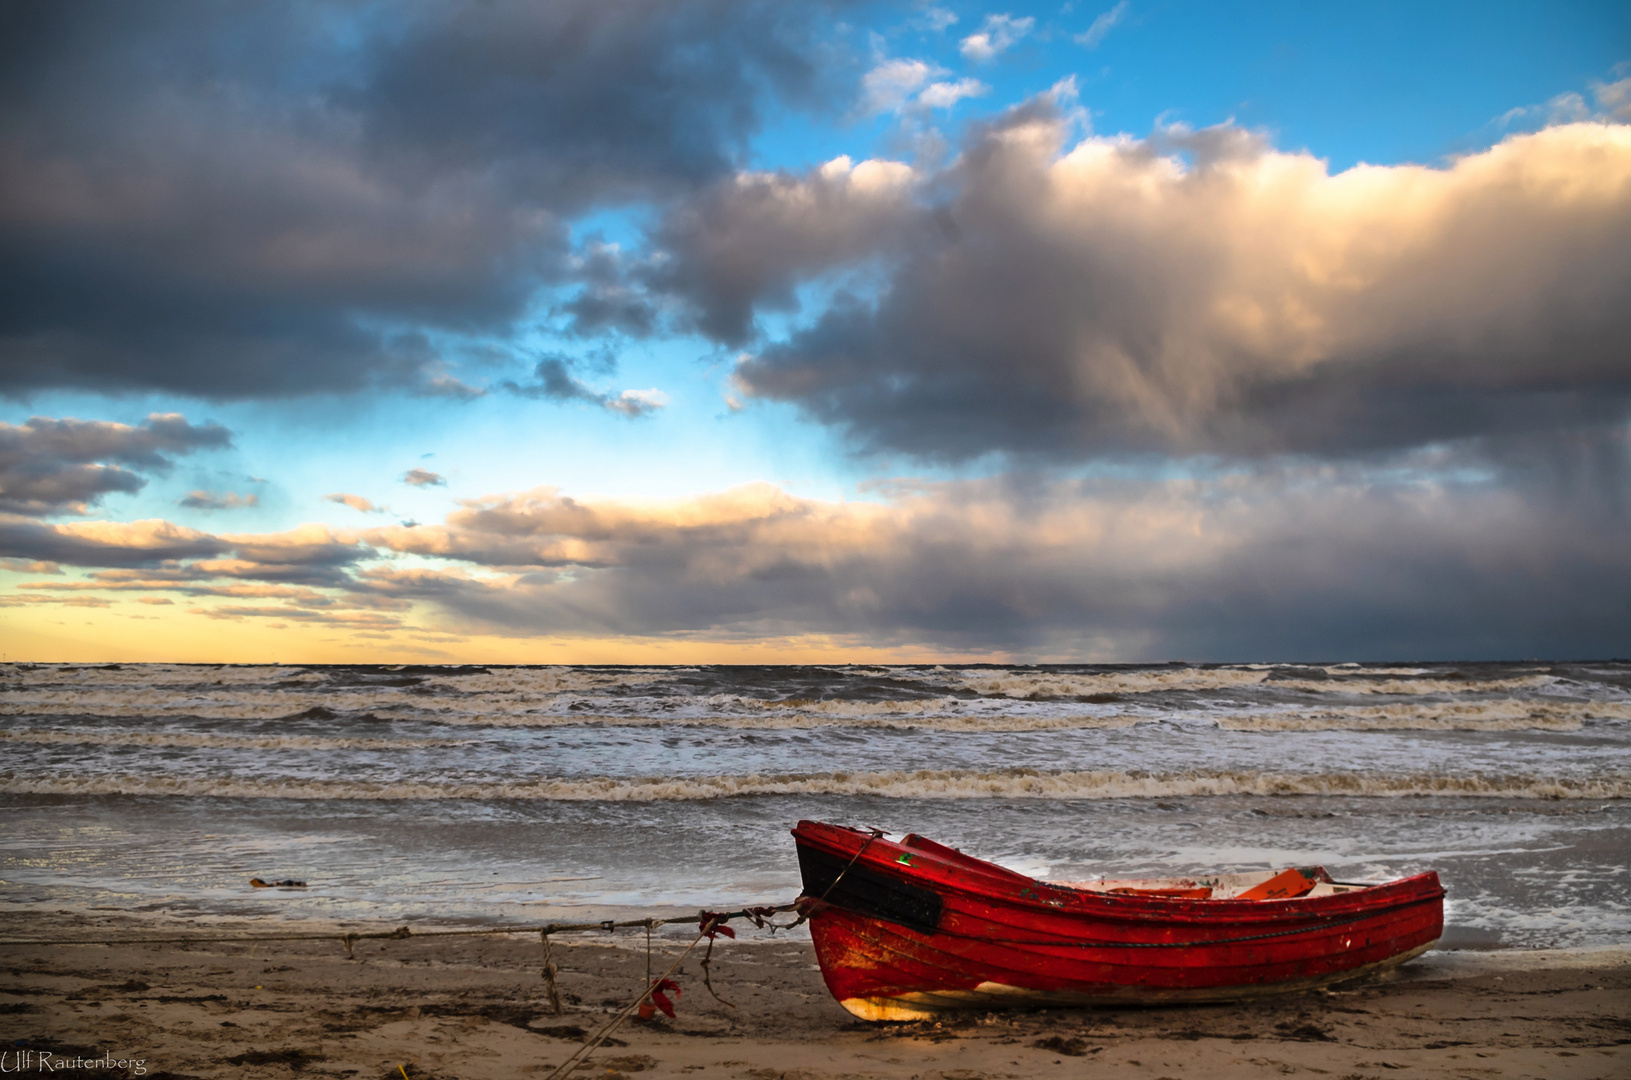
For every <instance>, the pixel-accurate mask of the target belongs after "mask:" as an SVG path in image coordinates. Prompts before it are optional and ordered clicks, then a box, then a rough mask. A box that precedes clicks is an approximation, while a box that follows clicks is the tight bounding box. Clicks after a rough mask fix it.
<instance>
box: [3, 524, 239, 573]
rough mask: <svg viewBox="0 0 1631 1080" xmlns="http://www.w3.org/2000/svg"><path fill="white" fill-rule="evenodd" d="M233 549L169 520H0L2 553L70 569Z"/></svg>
mask: <svg viewBox="0 0 1631 1080" xmlns="http://www.w3.org/2000/svg"><path fill="white" fill-rule="evenodd" d="M228 550H230V545H229V544H227V543H226V542H225V541H223V540H221V539H220V538H218V537H215V536H212V535H210V534H209V533H205V532H200V531H199V530H197V529H189V528H187V527H185V526H182V525H176V524H174V523H172V522H169V521H162V520H153V519H149V520H144V521H132V522H123V523H120V522H111V521H84V522H78V521H76V522H68V523H65V524H45V523H43V522H38V521H28V520H24V519H22V518H16V517H10V518H8V517H0V554H4V555H5V556H7V557H10V558H20V559H40V560H44V561H46V562H53V563H64V564H67V565H70V566H147V565H155V564H160V563H164V562H169V561H173V560H176V559H188V558H202V557H207V556H211V555H219V554H222V553H223V552H226V551H228Z"/></svg>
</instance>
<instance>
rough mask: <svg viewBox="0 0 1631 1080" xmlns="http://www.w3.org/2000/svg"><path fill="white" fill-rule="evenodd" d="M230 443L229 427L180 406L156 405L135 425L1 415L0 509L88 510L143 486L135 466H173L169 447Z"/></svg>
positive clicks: (184, 449) (185, 449)
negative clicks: (196, 421) (194, 419)
mask: <svg viewBox="0 0 1631 1080" xmlns="http://www.w3.org/2000/svg"><path fill="white" fill-rule="evenodd" d="M231 445H232V433H231V432H229V431H228V430H227V429H226V428H224V427H221V426H220V425H219V424H204V425H202V426H194V425H192V424H190V423H188V422H187V419H186V418H185V417H184V416H182V415H181V414H179V413H153V414H151V415H149V416H148V418H147V419H146V420H145V421H143V422H142V423H141V424H139V425H137V426H135V427H132V426H130V425H128V424H117V423H112V422H109V421H102V420H75V419H72V418H63V419H53V418H51V417H46V416H34V417H30V418H29V419H28V420H26V421H24V422H23V423H22V424H20V425H18V424H8V423H3V422H0V513H10V514H30V515H43V514H64V513H68V514H83V513H86V512H87V511H88V508H89V507H90V506H92V505H94V504H95V503H96V502H97V501H98V500H100V499H101V498H102V496H104V495H107V494H111V493H115V492H125V493H130V492H135V491H139V490H141V488H142V487H143V486H144V485H145V484H146V483H147V481H146V480H145V479H144V478H143V477H142V476H141V475H139V472H138V471H137V470H139V471H140V472H150V473H154V472H156V473H164V472H168V471H169V470H170V469H171V468H172V467H173V465H174V462H173V461H171V459H170V457H169V456H167V455H175V454H190V453H193V452H194V451H197V450H214V449H221V448H224V447H228V446H231ZM124 466H129V468H125V467H124Z"/></svg>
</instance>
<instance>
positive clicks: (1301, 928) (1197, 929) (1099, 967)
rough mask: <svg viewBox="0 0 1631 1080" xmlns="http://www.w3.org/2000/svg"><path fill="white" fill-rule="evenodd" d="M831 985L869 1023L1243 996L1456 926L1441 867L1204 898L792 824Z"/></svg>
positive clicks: (1324, 980)
mask: <svg viewBox="0 0 1631 1080" xmlns="http://www.w3.org/2000/svg"><path fill="white" fill-rule="evenodd" d="M793 835H794V838H795V840H796V842H797V844H798V849H799V861H800V868H801V870H802V872H803V874H804V903H805V908H806V910H807V911H808V913H809V914H810V933H811V936H812V938H813V939H814V941H815V948H816V957H817V959H818V961H819V962H820V965H821V972H822V976H823V977H824V978H825V980H826V982H827V987H828V989H829V990H831V991H832V993H833V996H834V997H835V998H837V999H838V1001H839V1003H840V1004H841V1005H843V1006H844V1008H845V1009H847V1010H849V1011H850V1012H851V1013H853V1014H854V1015H856V1016H859V1017H861V1018H863V1019H867V1020H916V1019H925V1018H928V1017H932V1016H935V1015H938V1014H940V1013H942V1012H946V1011H950V1010H960V1009H981V1010H991V1009H1007V1008H1035V1007H1046V1006H1088V1005H1118V1004H1119V1005H1130V1004H1157V1003H1164V1002H1201V1001H1221V1000H1235V999H1240V998H1246V997H1256V996H1261V995H1266V994H1281V993H1291V992H1296V991H1300V990H1308V989H1312V988H1315V987H1320V986H1327V985H1330V984H1332V983H1336V982H1341V981H1345V980H1348V979H1353V978H1358V977H1362V976H1365V975H1369V974H1373V973H1375V972H1378V971H1383V970H1386V969H1388V968H1391V967H1394V966H1397V965H1398V964H1401V963H1404V962H1405V961H1406V960H1409V959H1410V958H1411V957H1414V956H1417V955H1420V954H1421V953H1422V952H1424V951H1426V950H1427V949H1428V948H1430V947H1431V946H1432V944H1433V942H1434V941H1436V940H1437V939H1438V937H1439V936H1440V934H1441V933H1442V932H1443V925H1444V906H1443V897H1444V890H1443V889H1442V888H1440V886H1439V882H1438V876H1437V875H1436V874H1432V873H1428V874H1421V875H1417V876H1415V877H1411V878H1404V879H1401V880H1400V881H1396V882H1389V883H1387V884H1385V885H1376V886H1370V887H1365V888H1360V889H1352V890H1349V891H1344V892H1339V893H1332V894H1330V895H1324V896H1314V897H1306V898H1300V899H1289V900H1231V899H1224V900H1213V899H1206V900H1197V899H1172V898H1167V897H1156V896H1135V895H1116V894H1113V893H1108V892H1095V891H1091V890H1088V889H1080V888H1071V887H1067V886H1063V885H1057V884H1051V883H1048V882H1042V881H1037V880H1035V879H1033V878H1028V877H1025V876H1024V875H1021V874H1016V873H1013V872H1012V871H1009V870H1005V869H1003V868H1002V867H999V866H996V865H994V864H991V863H986V862H982V861H980V860H977V859H972V858H970V857H968V856H966V855H963V854H962V853H960V852H957V851H955V850H953V849H951V848H946V847H943V846H941V845H939V844H935V843H933V842H932V841H928V840H924V839H922V838H920V837H915V836H909V837H906V838H905V839H904V840H903V841H901V842H899V843H896V842H892V841H888V840H885V839H882V838H881V837H875V836H872V835H870V834H868V833H864V832H859V831H857V830H852V829H846V828H842V827H839V826H833V825H825V824H821V823H817V822H808V821H805V822H800V823H799V825H798V828H796V829H795V830H794V832H793Z"/></svg>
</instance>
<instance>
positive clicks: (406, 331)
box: [0, 0, 826, 397]
mask: <svg viewBox="0 0 1631 1080" xmlns="http://www.w3.org/2000/svg"><path fill="white" fill-rule="evenodd" d="M825 11H826V7H825V5H806V4H782V3H753V2H744V3H727V2H723V0H721V2H686V3H681V2H677V0H676V2H663V0H650V2H639V0H628V2H621V3H618V2H605V0H561V2H555V3H547V4H538V3H523V2H500V3H484V4H466V3H456V2H452V0H448V2H424V3H418V4H412V5H404V6H398V7H383V8H372V7H368V6H360V5H349V4H342V3H335V4H304V5H289V6H284V5H272V6H265V5H250V4H215V3H204V2H199V3H172V4H160V5H138V4H111V3H67V2H65V3H60V4H29V5H11V6H9V7H8V8H7V9H6V11H5V13H4V14H3V15H0V19H3V20H4V25H3V26H0V40H3V41H4V42H5V44H4V45H3V46H0V48H3V49H4V50H5V56H4V58H3V59H0V68H3V71H4V73H3V74H0V392H11V393H22V392H26V391H28V390H30V389H32V388H37V387H52V386H80V387H94V388H99V389H120V388H154V389H162V390H169V391H177V392H183V393H193V394H204V395H215V396H229V397H230V396H253V395H269V394H270V395H275V394H302V393H313V392H324V391H344V390H351V389H356V388H359V387H363V386H366V385H370V384H379V383H385V384H396V385H404V386H412V387H417V388H420V389H422V390H425V391H426V392H431V393H457V392H458V391H459V388H460V387H459V385H458V384H456V381H452V382H450V381H448V380H447V379H446V378H445V377H442V378H440V379H439V378H438V376H439V374H440V373H439V371H438V369H437V367H436V361H437V354H436V351H435V349H434V348H433V347H431V346H429V345H427V344H426V342H427V338H426V335H425V333H424V332H426V331H429V332H452V333H465V332H468V333H474V334H488V333H497V334H503V333H505V332H506V331H507V330H508V329H509V328H510V327H511V325H512V324H513V323H514V321H515V320H516V319H517V318H518V317H519V316H520V315H521V314H522V312H523V310H524V308H525V306H526V304H527V302H528V301H529V299H530V298H531V297H532V296H533V294H534V292H535V291H536V289H537V288H538V287H539V285H540V284H542V283H549V282H561V281H564V280H566V279H568V278H569V277H570V276H571V274H572V267H571V266H570V265H569V263H568V260H567V254H568V246H569V245H568V240H567V229H566V222H567V221H568V219H570V218H571V217H573V216H574V215H577V214H579V213H582V212H583V211H585V210H586V209H589V208H591V207H593V206H596V205H602V204H607V203H619V202H624V201H627V200H636V199H653V198H655V199H663V198H668V197H671V196H673V195H676V194H679V193H681V192H683V191H685V190H688V189H689V188H691V187H693V186H695V185H699V184H703V183H706V182H708V181H709V180H711V179H712V178H713V177H715V176H718V175H720V174H721V173H724V172H728V171H729V170H730V168H731V163H732V162H733V160H735V158H736V156H737V155H738V154H739V153H740V152H741V150H742V147H743V146H744V144H745V140H746V139H747V138H748V137H749V136H750V135H751V134H752V133H753V132H754V130H755V129H756V125H757V123H758V119H759V111H758V108H759V104H760V103H762V102H763V101H764V100H765V99H766V96H767V95H777V96H779V97H780V99H781V100H783V101H789V102H794V103H798V102H807V101H810V100H813V96H812V95H813V92H814V86H815V81H816V75H815V70H814V67H813V65H812V62H811V59H810V55H811V52H812V49H813V45H812V44H811V42H812V38H813V36H814V35H815V34H816V33H817V30H816V29H815V27H817V26H818V25H819V24H820V23H821V21H822V19H823V15H824V13H825ZM585 303H586V304H587V303H588V301H587V300H585ZM580 317H581V318H583V319H584V320H586V325H588V324H590V323H596V322H597V321H598V322H599V323H606V322H607V321H608V320H609V321H610V322H614V323H616V322H619V321H621V323H623V324H628V323H629V321H630V320H631V319H636V320H637V319H638V313H637V312H636V311H634V310H633V309H630V310H627V311H623V312H621V313H619V312H616V311H604V312H599V313H597V312H596V311H591V310H589V309H588V307H586V308H585V310H584V311H583V313H582V314H581V316H580ZM464 389H465V390H468V389H469V388H464ZM464 396H468V395H467V394H466V395H464Z"/></svg>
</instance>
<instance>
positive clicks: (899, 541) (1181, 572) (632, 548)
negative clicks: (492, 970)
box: [0, 427, 1631, 660]
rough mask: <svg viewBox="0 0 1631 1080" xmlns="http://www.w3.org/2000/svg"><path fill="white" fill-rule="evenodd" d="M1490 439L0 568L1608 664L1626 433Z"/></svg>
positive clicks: (509, 616)
mask: <svg viewBox="0 0 1631 1080" xmlns="http://www.w3.org/2000/svg"><path fill="white" fill-rule="evenodd" d="M1475 442H1476V440H1472V441H1468V442H1465V443H1461V444H1457V445H1455V446H1452V447H1439V448H1433V449H1428V450H1421V451H1414V452H1412V453H1410V454H1408V455H1404V456H1401V457H1397V458H1395V459H1392V460H1390V461H1389V462H1387V463H1386V467H1384V468H1375V467H1372V466H1371V465H1370V464H1367V463H1353V462H1346V463H1314V462H1310V461H1307V460H1293V459H1279V460H1275V461H1270V462H1256V463H1251V464H1249V465H1242V466H1237V467H1232V468H1224V467H1219V466H1218V465H1217V463H1215V462H1212V463H1207V462H1205V461H1192V462H1189V463H1188V464H1187V465H1186V466H1185V467H1184V468H1182V469H1167V470H1164V471H1163V472H1162V474H1161V475H1159V476H1154V477H1152V476H1151V475H1148V474H1141V473H1137V472H1126V473H1122V474H1120V475H1106V476H1097V477H1090V478H1085V479H1074V480H1066V479H1048V478H1045V477H1042V476H1037V475H1022V474H1014V475H1009V476H998V477H991V478H986V479H977V480H955V481H933V482H931V481H920V480H897V481H894V482H890V483H885V484H879V485H876V486H875V487H874V488H873V489H872V490H871V492H870V496H871V497H870V499H869V500H866V501H850V502H834V501H826V500H820V499H808V498H801V497H798V496H795V495H792V494H790V493H788V492H786V491H784V490H782V489H779V488H777V487H774V486H772V485H769V484H754V485H748V486H745V487H740V488H735V489H731V490H728V491H722V492H715V493H710V494H704V495H700V496H694V497H687V498H680V499H671V500H662V501H637V500H618V499H600V500H583V499H575V498H572V497H570V496H568V495H566V494H564V493H562V492H560V491H559V490H556V489H553V488H539V489H535V490H533V491H528V492H521V493H516V494H507V495H494V496H489V497H485V498H482V499H475V500H468V501H464V502H462V503H461V504H460V505H459V507H458V508H457V509H456V510H454V511H453V512H452V513H450V514H449V515H448V516H447V518H446V519H445V520H444V521H443V522H441V523H440V524H434V525H422V526H419V527H417V528H412V529H409V528H402V527H399V526H382V527H378V528H372V529H366V530H357V531H344V530H334V529H330V528H327V527H324V526H318V525H307V526H302V527H300V528H298V529H292V530H288V531H285V532H279V533H256V534H218V535H212V534H208V533H203V532H200V531H198V530H192V529H185V528H182V527H179V526H176V525H173V524H171V523H168V522H153V521H149V522H135V523H130V524H128V525H120V524H114V523H108V522H72V523H68V524H58V525H48V524H44V523H40V522H37V521H29V520H26V519H21V518H10V519H0V557H5V558H8V559H14V560H40V561H49V562H51V563H53V564H56V565H58V566H75V567H86V568H92V570H91V572H90V573H89V574H87V575H85V576H84V577H71V578H65V577H63V576H61V575H58V576H57V577H56V578H54V579H52V580H48V581H39V582H25V583H24V584H23V585H22V586H21V587H20V588H19V589H17V590H15V595H16V597H27V596H56V597H69V598H75V597H83V598H100V599H103V600H106V599H107V598H110V597H111V598H129V599H132V600H143V599H144V598H149V597H151V598H163V597H172V596H173V597H187V598H190V599H194V600H197V601H198V602H199V605H198V611H199V612H200V613H203V614H208V615H210V617H214V618H226V619H254V620H260V619H275V618H289V619H291V620H294V621H296V622H300V623H307V624H311V625H328V626H335V627H354V628H355V627H366V628H370V629H376V630H381V631H382V632H383V631H385V630H389V629H390V628H391V627H393V626H398V627H409V626H416V627H421V628H424V629H426V630H433V631H435V632H440V633H488V634H503V635H511V636H522V637H524V636H531V635H549V636H552V637H557V638H560V637H565V638H571V637H574V636H576V637H603V636H605V635H608V634H614V635H631V636H643V637H651V636H662V637H668V638H671V639H672V638H688V639H692V640H703V641H725V640H748V639H753V640H774V639H777V638H786V637H808V636H810V635H825V636H827V637H829V638H830V639H832V640H835V641H838V642H852V643H855V644H857V645H863V644H864V645H867V646H876V647H890V646H907V645H910V646H914V647H929V648H933V649H937V650H939V651H941V652H944V653H953V654H955V653H972V654H976V655H986V654H989V653H992V652H996V653H1000V654H1005V655H1012V656H1015V657H1020V658H1033V659H1034V658H1054V659H1071V658H1074V659H1083V658H1086V659H1098V660H1144V659H1162V658H1171V657H1174V656H1183V657H1187V658H1191V659H1243V658H1249V659H1262V658H1264V657H1274V658H1288V659H1298V658H1300V659H1348V658H1355V659H1383V658H1397V657H1398V656H1412V657H1418V658H1421V657H1427V658H1431V657H1442V658H1477V657H1493V656H1525V655H1528V656H1534V655H1576V656H1600V655H1609V654H1612V653H1614V652H1615V651H1616V650H1617V649H1618V648H1619V646H1620V644H1621V642H1622V639H1623V627H1624V610H1623V608H1624V596H1625V595H1626V592H1627V589H1631V549H1628V548H1627V546H1626V545H1625V543H1624V531H1625V521H1626V520H1627V519H1628V518H1631V430H1628V429H1627V428H1625V427H1621V428H1618V429H1613V430H1599V431H1595V432H1588V433H1581V432H1571V433H1563V434H1550V435H1545V436H1540V435H1537V436H1533V437H1532V438H1531V439H1530V440H1529V442H1528V443H1527V445H1525V446H1523V447H1512V446H1510V445H1507V446H1505V447H1504V451H1503V452H1502V453H1495V454H1492V453H1490V452H1488V451H1487V448H1483V447H1479V446H1477V445H1474V443H1475ZM10 568H11V569H14V570H18V569H22V567H20V566H19V565H18V564H16V563H12V564H10ZM14 602H15V603H18V604H25V603H26V604H32V603H37V602H45V601H36V600H28V599H15V600H14Z"/></svg>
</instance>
